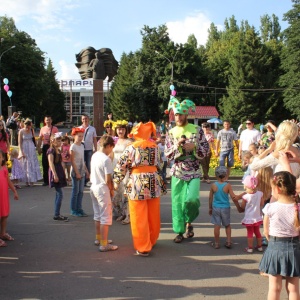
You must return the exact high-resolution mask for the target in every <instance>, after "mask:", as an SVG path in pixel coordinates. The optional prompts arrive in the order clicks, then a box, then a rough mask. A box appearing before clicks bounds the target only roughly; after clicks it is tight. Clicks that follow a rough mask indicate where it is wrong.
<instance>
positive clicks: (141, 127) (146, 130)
mask: <svg viewBox="0 0 300 300" xmlns="http://www.w3.org/2000/svg"><path fill="white" fill-rule="evenodd" d="M128 137H129V138H133V139H134V140H135V142H134V143H133V146H134V147H141V148H146V147H151V148H153V147H156V146H157V145H156V143H155V142H154V141H151V140H150V138H151V139H154V138H156V127H155V124H154V123H153V122H148V123H145V124H144V123H142V122H140V123H138V124H137V125H136V126H134V127H133V128H132V130H131V132H130V134H129V135H128Z"/></svg>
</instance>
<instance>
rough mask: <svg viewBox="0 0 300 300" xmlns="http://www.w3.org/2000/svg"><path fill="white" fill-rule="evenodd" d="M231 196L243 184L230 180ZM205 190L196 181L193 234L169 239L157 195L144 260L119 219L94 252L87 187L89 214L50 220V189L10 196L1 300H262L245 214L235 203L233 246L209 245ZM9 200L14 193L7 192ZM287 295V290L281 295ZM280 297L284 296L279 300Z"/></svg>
mask: <svg viewBox="0 0 300 300" xmlns="http://www.w3.org/2000/svg"><path fill="white" fill-rule="evenodd" d="M230 183H231V184H232V186H233V190H234V191H235V192H236V193H240V192H242V189H243V187H242V185H241V180H240V179H236V180H230ZM209 188H210V185H209V184H207V183H201V192H200V196H201V208H200V215H199V216H198V218H197V219H196V221H195V222H194V223H193V225H194V229H195V237H194V238H192V239H184V241H183V242H182V243H181V244H175V243H174V242H173V241H172V240H173V238H174V237H175V234H174V233H173V231H172V224H171V200H170V190H168V194H167V195H165V196H163V197H162V198H161V234H160V237H159V240H158V242H157V244H156V246H155V247H154V249H153V250H152V252H151V255H150V256H149V257H140V256H135V255H134V249H133V246H132V239H131V233H130V225H122V224H120V223H118V222H116V221H114V222H113V225H112V226H111V228H110V232H109V238H110V239H113V242H114V243H115V244H117V245H118V246H119V249H118V250H117V251H114V252H103V253H102V252H99V251H98V247H96V246H94V244H93V242H94V239H95V235H94V225H93V209H92V204H91V200H90V196H89V189H88V188H86V189H85V192H84V200H83V208H84V210H85V211H86V212H87V214H88V217H82V218H80V217H70V221H69V222H67V223H66V222H62V221H54V220H53V219H52V218H53V207H54V204H53V202H54V194H55V191H54V190H53V189H50V188H48V187H42V186H41V183H38V184H37V185H36V186H34V187H25V186H24V187H23V188H22V189H20V190H18V192H19V196H20V200H19V201H14V200H13V198H12V197H11V201H10V202H11V213H10V216H9V218H8V232H9V233H10V234H11V235H12V236H13V237H14V238H15V241H12V242H7V243H8V247H5V248H0V287H1V288H0V299H1V300H6V299H8V300H11V299H58V300H59V299H117V300H118V299H224V300H227V299H234V298H238V299H239V300H243V299H255V300H256V299H266V297H267V289H268V279H267V278H264V277H261V276H260V275H259V274H258V264H259V261H260V259H261V256H262V254H261V253H258V252H254V253H253V254H247V253H245V252H244V251H243V249H244V248H245V247H246V230H245V228H243V227H242V225H241V222H240V221H241V219H242V217H243V216H242V214H239V213H238V212H237V210H236V208H235V206H234V205H233V206H232V210H231V221H232V223H231V224H232V235H233V243H234V244H233V247H232V249H226V248H225V247H224V246H223V245H224V243H225V238H224V234H225V233H224V230H223V229H222V234H221V235H222V247H221V249H218V250H216V249H213V248H212V247H211V246H210V243H211V241H212V237H213V226H212V225H211V223H210V218H209V216H208V192H209ZM70 194H71V187H66V188H65V189H64V200H63V205H62V209H61V213H62V214H64V215H69V211H70V209H69V205H70ZM11 196H12V194H11ZM282 294H283V295H282V297H284V296H285V292H283V293H282ZM282 299H283V298H282Z"/></svg>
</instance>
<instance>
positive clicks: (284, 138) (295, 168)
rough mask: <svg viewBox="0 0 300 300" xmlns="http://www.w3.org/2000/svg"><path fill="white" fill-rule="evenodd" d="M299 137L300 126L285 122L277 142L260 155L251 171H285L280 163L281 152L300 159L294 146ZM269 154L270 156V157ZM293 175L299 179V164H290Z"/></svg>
mask: <svg viewBox="0 0 300 300" xmlns="http://www.w3.org/2000/svg"><path fill="white" fill-rule="evenodd" d="M297 136H298V126H297V125H296V124H295V123H294V122H292V121H283V122H282V123H281V124H280V125H279V127H278V130H277V132H276V136H275V142H273V143H272V144H271V146H270V147H269V148H268V149H267V150H266V151H264V152H263V153H262V154H260V155H259V157H258V158H259V159H255V160H254V161H253V162H252V164H251V166H250V167H251V170H253V171H258V170H259V169H261V168H265V167H272V168H273V172H274V173H275V172H279V171H283V170H284V167H283V166H282V165H280V163H279V151H283V152H292V153H293V155H294V156H295V157H300V151H299V149H298V148H296V147H294V146H293V143H294V141H295V140H296V138H297ZM268 154H269V155H268ZM290 167H291V171H292V173H293V175H294V176H295V177H296V178H298V177H299V175H300V168H299V164H298V163H296V162H291V163H290Z"/></svg>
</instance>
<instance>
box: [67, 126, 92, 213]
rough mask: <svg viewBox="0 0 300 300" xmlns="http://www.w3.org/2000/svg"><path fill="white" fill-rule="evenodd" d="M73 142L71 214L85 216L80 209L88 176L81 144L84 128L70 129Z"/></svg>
mask: <svg viewBox="0 0 300 300" xmlns="http://www.w3.org/2000/svg"><path fill="white" fill-rule="evenodd" d="M71 134H72V136H73V137H74V143H73V144H72V145H71V147H70V154H71V164H72V167H71V177H72V195H71V215H72V216H75V217H87V214H86V213H85V212H84V210H83V209H82V198H83V190H84V183H85V176H86V177H87V178H89V172H88V170H87V168H86V165H85V163H84V146H83V144H82V141H83V134H84V128H79V127H75V128H73V129H72V133H71Z"/></svg>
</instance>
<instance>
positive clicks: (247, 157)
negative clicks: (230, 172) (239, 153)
mask: <svg viewBox="0 0 300 300" xmlns="http://www.w3.org/2000/svg"><path fill="white" fill-rule="evenodd" d="M252 156H253V155H252V154H251V152H250V151H246V152H245V153H244V154H243V165H242V170H243V171H244V176H243V180H244V178H245V177H246V176H248V175H251V169H250V166H249V165H250V163H251V158H252Z"/></svg>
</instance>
